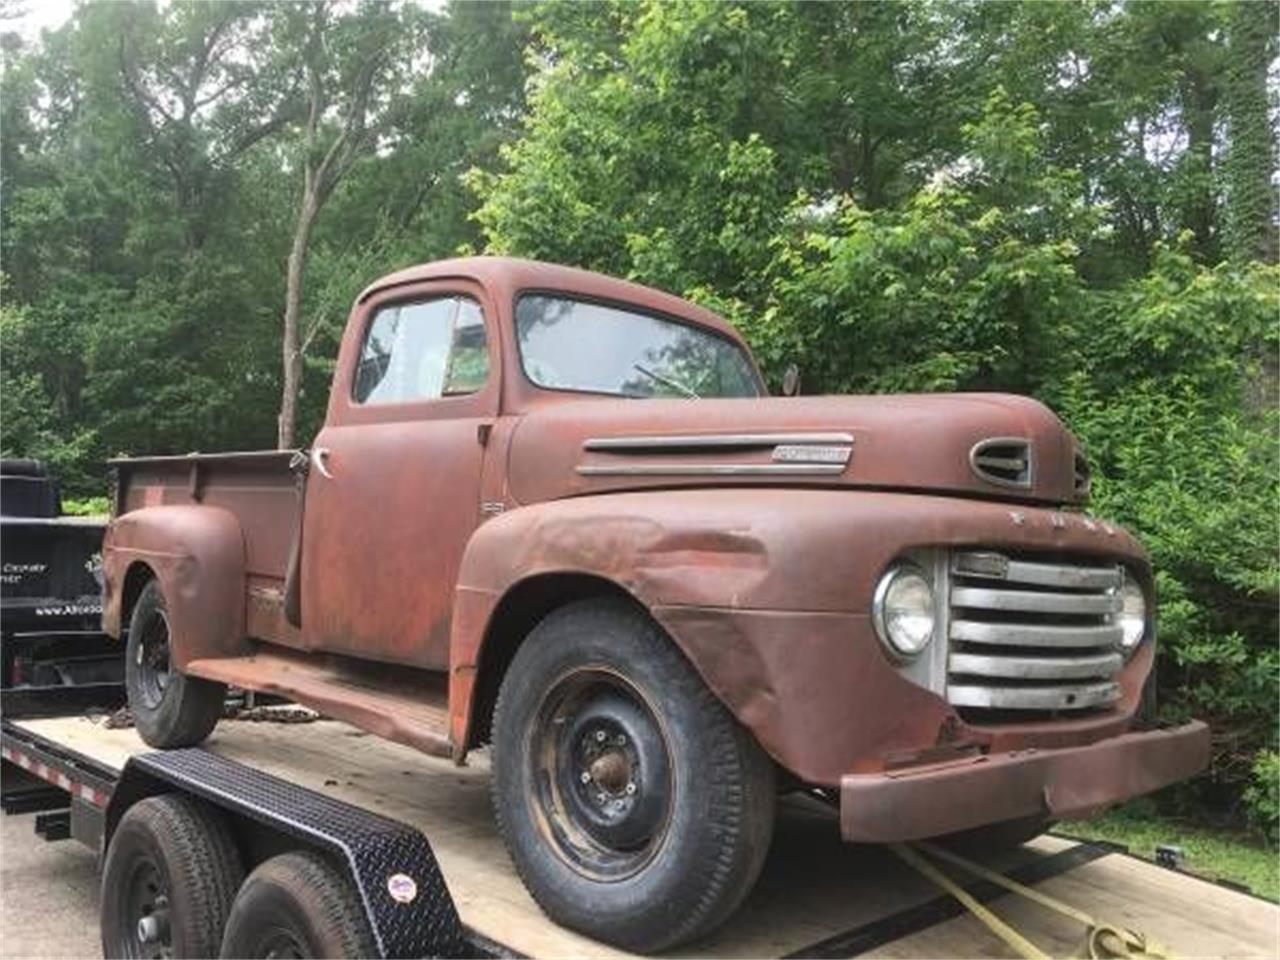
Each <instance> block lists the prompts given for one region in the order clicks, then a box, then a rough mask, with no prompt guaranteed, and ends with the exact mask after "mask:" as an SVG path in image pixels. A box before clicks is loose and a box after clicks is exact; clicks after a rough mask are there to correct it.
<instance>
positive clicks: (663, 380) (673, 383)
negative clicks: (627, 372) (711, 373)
mask: <svg viewBox="0 0 1280 960" xmlns="http://www.w3.org/2000/svg"><path fill="white" fill-rule="evenodd" d="M631 366H632V367H634V368H635V369H636V370H639V371H640V372H641V373H643V374H644V375H645V376H646V377H648V378H649V379H650V380H653V381H656V382H657V383H660V384H662V385H663V386H667V387H671V388H672V389H673V390H679V391H680V392H681V393H683V394H684V395H685V396H686V397H688V398H689V399H690V400H701V399H702V398H701V397H700V396H698V395H697V394H696V393H694V392H693V391H692V390H691V389H689V388H688V387H686V386H685V385H684V384H683V383H680V382H679V381H678V380H671V379H669V378H667V377H664V376H663V375H662V374H660V373H654V372H653V371H652V370H649V369H647V368H645V367H642V366H640V364H638V363H633V364H632V365H631Z"/></svg>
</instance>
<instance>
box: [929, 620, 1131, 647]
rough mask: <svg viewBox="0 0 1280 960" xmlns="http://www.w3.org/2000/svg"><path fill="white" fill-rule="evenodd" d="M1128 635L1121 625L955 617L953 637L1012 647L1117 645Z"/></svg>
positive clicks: (953, 638) (971, 641) (952, 624)
mask: <svg viewBox="0 0 1280 960" xmlns="http://www.w3.org/2000/svg"><path fill="white" fill-rule="evenodd" d="M1123 636H1124V629H1123V628H1121V627H1120V626H1113V625H1111V624H1105V625H1102V626H1079V627H1073V626H1061V625H1058V624H1053V625H1050V624H1023V623H981V622H979V621H977V620H953V621H952V622H951V639H952V640H964V641H967V642H969V643H984V644H999V645H1003V646H1009V647H1114V646H1116V645H1117V644H1119V643H1120V638H1121V637H1123Z"/></svg>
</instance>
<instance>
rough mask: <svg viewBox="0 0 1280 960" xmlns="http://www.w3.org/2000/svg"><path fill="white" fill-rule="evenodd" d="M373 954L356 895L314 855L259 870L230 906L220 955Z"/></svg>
mask: <svg viewBox="0 0 1280 960" xmlns="http://www.w3.org/2000/svg"><path fill="white" fill-rule="evenodd" d="M377 951H378V947H377V944H376V943H375V942H374V939H373V933H372V931H371V930H370V929H369V922H368V920H366V919H365V915H364V910H363V909H362V908H361V906H360V901H359V899H358V897H357V895H356V891H355V890H354V889H353V888H352V886H351V884H349V883H348V882H347V880H346V878H345V877H344V876H343V875H342V873H340V872H339V871H338V870H337V869H335V868H334V867H333V866H332V865H331V864H330V863H329V862H328V861H327V860H325V859H324V858H323V857H320V856H318V855H317V854H314V853H308V852H296V853H285V854H281V855H280V856H278V857H272V858H271V859H270V860H268V861H266V862H265V863H263V864H262V865H261V866H259V867H258V868H257V869H256V870H254V871H253V873H251V874H249V879H248V880H246V881H245V882H244V886H243V887H242V888H241V889H240V893H239V894H238V895H237V896H236V900H235V904H234V906H232V908H231V917H230V919H228V920H227V931H226V935H225V936H224V937H223V940H222V954H221V955H222V956H224V957H245V958H261V957H372V956H376V955H377Z"/></svg>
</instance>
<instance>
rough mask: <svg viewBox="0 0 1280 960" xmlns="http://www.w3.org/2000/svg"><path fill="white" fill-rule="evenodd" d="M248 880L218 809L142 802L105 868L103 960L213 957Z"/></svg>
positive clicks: (187, 801) (163, 800)
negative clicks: (237, 895)
mask: <svg viewBox="0 0 1280 960" xmlns="http://www.w3.org/2000/svg"><path fill="white" fill-rule="evenodd" d="M243 876H244V871H243V868H242V866H241V862H240V855H239V853H238V852H237V850H236V845H235V841H234V840H233V839H232V836H231V832H230V830H229V829H228V828H227V825H226V823H225V822H224V821H223V819H222V817H221V815H220V814H219V813H218V812H217V811H216V810H214V809H212V808H211V807H208V806H206V805H205V804H203V803H200V802H199V801H197V800H193V799H191V798H189V797H180V796H160V797H148V798H147V799H145V800H140V801H138V803H136V804H134V805H133V806H132V807H130V808H129V811H128V812H127V813H126V814H125V815H124V817H123V818H122V819H121V820H120V825H119V826H118V827H117V828H116V832H115V834H114V836H112V838H111V846H110V847H109V848H108V850H107V857H106V861H105V863H104V865H103V871H102V902H101V914H100V917H99V920H100V927H101V930H102V954H103V956H104V957H216V956H217V955H218V947H219V945H220V943H221V940H222V928H223V924H224V923H225V922H226V919H227V914H228V913H229V912H230V910H231V901H232V899H233V898H234V897H235V893H236V888H237V887H238V886H239V885H240V879H241V877H243Z"/></svg>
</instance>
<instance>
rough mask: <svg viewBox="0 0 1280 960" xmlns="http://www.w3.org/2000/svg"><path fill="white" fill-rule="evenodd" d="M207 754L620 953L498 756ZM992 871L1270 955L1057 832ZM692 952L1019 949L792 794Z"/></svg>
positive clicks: (1248, 903) (605, 951) (100, 751)
mask: <svg viewBox="0 0 1280 960" xmlns="http://www.w3.org/2000/svg"><path fill="white" fill-rule="evenodd" d="M19 725H20V726H22V727H24V728H26V729H28V730H30V731H31V732H33V733H36V734H38V735H40V736H43V737H45V738H47V739H49V740H53V741H55V742H57V743H58V744H60V745H61V746H64V747H66V748H68V749H70V750H74V751H77V752H79V753H82V754H85V755H87V756H89V757H91V758H93V759H94V760H96V761H98V762H99V763H101V764H104V765H106V766H110V767H114V768H116V769H119V768H120V767H122V766H123V765H124V762H125V761H126V760H127V759H128V757H129V756H130V755H131V754H133V753H136V752H140V751H144V750H146V749H148V748H147V747H145V746H144V745H143V744H142V742H141V741H140V740H139V739H138V737H137V735H136V734H135V733H134V731H132V730H109V729H106V728H105V727H103V726H102V725H101V723H97V722H94V721H92V720H90V719H87V718H83V717H66V718H57V719H45V720H29V721H19ZM207 746H208V749H210V750H211V751H213V752H216V753H219V754H221V755H223V756H226V757H229V758H231V759H234V760H237V761H239V762H241V763H244V764H246V765H249V766H251V767H254V768H256V769H259V770H262V771H264V772H267V773H271V774H274V775H275V776H278V777H282V778H284V779H286V780H289V781H291V782H293V783H297V784H299V785H301V786H304V787H307V788H309V789H312V790H316V791H319V792H321V793H325V794H329V795H331V796H334V797H337V798H339V799H342V800H345V801H347V802H348V803H353V804H357V805H359V806H362V807H365V808H368V809H371V810H374V811H377V812H378V813H382V814H384V815H387V816H390V817H393V818H396V819H398V820H401V821H404V822H406V823H409V824H411V825H413V826H415V827H417V828H418V829H420V830H421V831H422V832H423V833H424V834H425V835H426V836H427V838H428V839H429V840H430V842H431V844H432V847H433V849H434V850H435V853H436V856H437V857H438V859H439V862H440V866H441V868H442V869H443V871H444V875H445V878H446V880H447V882H448V885H449V887H450V890H451V891H452V893H453V897H454V899H455V901H456V903H457V907H458V911H459V913H460V915H461V917H462V920H463V922H464V923H466V924H467V925H468V926H470V927H471V928H472V929H473V930H475V931H476V932H477V933H479V934H481V935H482V936H483V937H486V938H487V939H489V940H491V941H494V942H495V943H497V944H500V945H501V946H503V947H505V948H506V949H507V950H509V951H511V952H512V953H515V954H524V955H528V956H558V957H612V956H621V955H622V953H621V952H620V951H617V950H614V949H612V948H610V947H608V946H605V945H603V944H600V943H597V942H595V941H592V940H588V939H586V938H585V937H582V936H579V935H578V934H575V933H572V932H570V931H568V930H564V929H562V928H561V927H558V926H556V925H555V924H553V923H551V922H550V921H549V920H547V919H546V917H545V916H543V914H542V913H541V911H540V910H539V909H538V907H537V905H536V904H534V902H533V901H532V899H531V898H530V897H529V895H528V893H527V892H526V891H525V889H524V887H523V886H522V885H521V883H520V881H519V879H518V878H517V877H516V875H515V871H514V869H513V868H512V866H511V862H510V860H509V859H508V857H507V854H506V852H505V850H504V849H503V846H502V842H501V840H500V838H499V837H498V835H497V833H496V831H495V829H494V826H493V820H492V814H491V812H490V805H489V794H488V786H489V775H488V769H487V757H486V755H485V751H480V752H478V753H476V754H473V755H472V760H471V762H470V764H469V765H468V766H466V767H462V768H459V767H455V766H454V765H453V764H452V763H450V762H448V761H447V760H438V759H432V758H429V757H424V756H423V755H422V754H420V753H418V752H416V751H414V750H411V749H409V748H406V747H402V746H399V745H397V744H394V743H390V742H387V741H384V740H380V739H378V738H376V737H374V736H371V735H369V734H366V733H363V732H361V731H359V730H356V729H355V728H352V727H349V726H347V725H345V724H341V723H337V722H335V721H329V720H318V721H315V722H312V723H304V724H288V725H284V724H273V723H250V722H244V721H224V722H223V723H222V724H221V725H220V726H219V727H218V730H217V731H216V732H215V734H214V736H213V737H212V738H211V739H210V740H209V742H208V744H207ZM987 862H988V863H989V865H990V866H992V867H994V868H996V869H1000V870H1002V871H1006V870H1012V872H1013V875H1014V876H1015V878H1017V877H1021V878H1023V879H1025V880H1026V881H1027V882H1031V883H1034V885H1035V886H1036V887H1037V889H1039V890H1042V891H1044V892H1045V893H1048V894H1049V895H1051V896H1055V897H1059V898H1061V899H1062V900H1065V901H1066V902H1068V903H1071V904H1073V905H1075V906H1077V907H1079V908H1081V909H1084V910H1086V911H1089V912H1091V913H1093V914H1094V915H1095V916H1097V917H1098V918H1099V919H1103V920H1108V921H1110V922H1112V923H1117V924H1125V925H1128V926H1132V927H1134V928H1136V929H1138V930H1141V931H1143V932H1145V933H1147V934H1149V935H1151V936H1152V937H1154V938H1155V939H1157V940H1159V941H1160V942H1162V943H1164V944H1166V945H1168V946H1170V947H1171V948H1172V949H1173V951H1174V952H1175V953H1176V954H1179V955H1181V956H1185V957H1195V956H1231V957H1273V956H1276V955H1277V953H1278V952H1280V937H1278V933H1277V930H1278V925H1280V910H1278V909H1277V907H1276V906H1275V905H1274V904H1271V903H1269V902H1267V901H1264V900H1261V899H1258V898H1256V897H1252V896H1250V895H1248V894H1245V893H1241V892H1238V891H1234V890H1231V889H1228V888H1225V887H1222V886H1218V885H1215V884H1212V883H1208V882H1206V881H1203V880H1200V879H1198V878H1195V877H1193V876H1190V875H1188V874H1183V873H1178V872H1175V871H1171V870H1166V869H1163V868H1161V867H1158V866H1155V865H1154V864H1151V863H1148V862H1146V861H1142V860H1139V859H1136V858H1134V857H1130V856H1127V855H1125V854H1124V853H1122V852H1119V851H1116V850H1113V849H1110V848H1105V847H1098V846H1093V845H1089V844H1078V843H1075V842H1074V841H1071V840H1069V839H1065V838H1060V837H1053V836H1044V837H1041V838H1039V839H1037V840H1035V841H1033V842H1032V843H1030V844H1028V845H1026V846H1025V847H1023V848H1022V849H1021V850H1019V851H1017V852H1015V853H1013V854H1009V855H1006V856H1004V857H993V858H988V859H987ZM994 908H995V910H996V911H997V912H998V913H999V914H1000V915H1001V916H1003V917H1004V918H1006V919H1008V920H1009V921H1011V922H1012V923H1013V924H1014V926H1015V927H1017V928H1018V929H1019V930H1020V931H1022V932H1023V933H1024V934H1026V935H1027V936H1029V937H1030V938H1031V939H1032V940H1033V941H1035V942H1036V943H1037V944H1038V945H1039V946H1040V947H1041V948H1043V949H1045V950H1047V951H1048V952H1049V953H1051V954H1053V955H1056V956H1064V955H1068V954H1071V953H1072V952H1073V951H1075V950H1076V948H1077V947H1078V946H1079V943H1080V940H1081V938H1082V934H1083V930H1082V928H1081V927H1079V925H1077V924H1075V923H1072V922H1071V921H1068V920H1065V919H1062V918H1060V917H1058V916H1056V915H1054V914H1050V913H1047V912H1046V911H1044V910H1043V909H1041V908H1039V907H1036V906H1034V905H1032V904H1028V903H1026V902H1024V901H1022V900H1020V899H1017V898H1013V897H1003V898H1000V899H999V900H996V901H994ZM680 954H681V955H682V956H699V957H716V956H730V957H749V956H750V957H757V956H762V957H763V956H769V957H778V956H789V955H803V956H826V957H835V956H845V957H848V956H876V957H904V958H905V957H927V956H952V957H1004V956H1009V955H1010V954H1009V953H1008V949H1007V948H1006V947H1005V946H1004V945H1003V944H1002V943H1001V942H1000V941H999V940H997V939H996V938H995V937H994V936H993V935H992V934H990V933H989V932H988V931H987V930H986V928H985V927H983V926H982V925H981V924H979V923H978V922H977V921H976V920H975V919H974V918H973V917H971V916H968V915H967V914H966V915H958V916H957V915H955V912H954V901H950V900H949V899H947V898H940V897H939V894H938V892H937V891H936V890H935V889H934V888H932V887H931V886H930V885H929V884H928V883H926V882H925V881H924V880H923V879H922V878H920V877H919V876H918V875H916V874H915V873H913V872H912V871H911V870H910V869H909V868H907V867H906V866H905V865H903V864H902V863H901V862H899V861H898V860H897V859H896V858H895V857H894V855H893V854H892V853H891V852H890V851H888V850H886V849H882V848H875V847H857V846H848V845H842V844H841V843H840V842H839V832H838V827H837V823H836V818H835V814H834V813H833V812H831V811H830V810H828V809H826V808H825V807H824V806H823V805H822V804H820V803H819V802H818V801H816V800H813V799H810V798H807V797H803V796H797V797H791V798H788V799H786V800H784V801H783V803H782V804H781V810H780V822H779V825H778V832H777V836H776V840H775V843H774V846H773V848H772V851H771V853H770V855H769V859H768V862H767V864H766V866H765V870H764V874H763V876H762V878H761V881H760V883H759V884H758V886H757V887H756V889H755V891H754V892H753V893H752V895H751V897H750V899H749V900H748V901H747V903H746V904H745V905H744V906H743V907H742V908H741V909H740V910H739V911H738V912H737V913H736V914H735V915H734V917H733V918H732V919H731V920H730V921H729V923H728V924H727V925H726V926H725V927H724V928H722V929H721V930H720V931H719V932H718V933H717V934H715V935H714V936H713V937H711V938H710V939H707V940H703V941H700V942H697V943H694V944H691V945H688V946H686V947H683V948H681V950H680Z"/></svg>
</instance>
